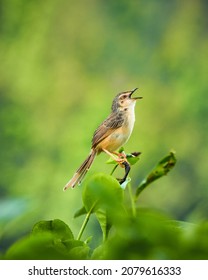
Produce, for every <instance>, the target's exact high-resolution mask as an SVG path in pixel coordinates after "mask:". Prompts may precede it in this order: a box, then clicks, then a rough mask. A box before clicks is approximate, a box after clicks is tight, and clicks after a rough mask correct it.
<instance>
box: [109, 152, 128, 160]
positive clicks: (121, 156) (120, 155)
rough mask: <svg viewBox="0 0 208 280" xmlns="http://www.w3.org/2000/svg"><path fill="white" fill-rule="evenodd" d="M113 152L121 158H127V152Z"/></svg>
mask: <svg viewBox="0 0 208 280" xmlns="http://www.w3.org/2000/svg"><path fill="white" fill-rule="evenodd" d="M112 154H114V155H116V156H117V157H119V158H123V159H125V160H126V154H125V153H124V152H121V153H117V152H112Z"/></svg>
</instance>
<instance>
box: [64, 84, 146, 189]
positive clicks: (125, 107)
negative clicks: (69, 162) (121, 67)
mask: <svg viewBox="0 0 208 280" xmlns="http://www.w3.org/2000/svg"><path fill="white" fill-rule="evenodd" d="M136 90H137V88H135V89H133V90H131V91H125V92H122V93H119V94H118V95H117V96H116V97H115V98H114V100H113V103H112V107H111V113H110V115H109V116H108V118H107V119H106V120H105V121H104V122H103V123H101V125H100V126H99V127H98V128H97V129H96V131H95V132H94V135H93V138H92V146H91V151H90V154H89V156H88V157H87V158H86V160H85V161H84V162H83V163H82V165H81V166H80V167H79V169H78V170H77V171H76V173H75V174H74V176H73V177H72V178H71V180H70V181H69V182H68V183H67V184H66V185H65V187H64V190H66V189H68V188H69V187H72V188H74V187H75V186H76V185H77V184H78V183H81V181H82V180H83V178H84V176H85V175H86V173H87V171H88V170H89V168H90V166H91V165H92V163H93V160H94V158H95V156H96V155H97V154H99V153H101V152H105V153H107V154H108V155H110V156H111V157H112V158H113V159H114V160H116V161H117V162H118V163H122V162H124V161H125V160H126V159H124V158H120V157H115V155H117V156H119V154H118V153H116V150H117V149H119V148H120V147H121V146H122V145H124V144H125V143H126V142H127V141H128V139H129V137H130V135H131V132H132V130H133V126H134V121H135V115H134V107H135V103H136V100H137V99H140V98H142V97H134V98H132V97H131V96H132V94H133V92H134V91H136Z"/></svg>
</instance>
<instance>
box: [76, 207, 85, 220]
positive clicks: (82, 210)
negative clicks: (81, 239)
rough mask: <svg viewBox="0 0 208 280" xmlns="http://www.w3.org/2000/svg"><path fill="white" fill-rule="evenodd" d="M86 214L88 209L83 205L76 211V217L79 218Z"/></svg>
mask: <svg viewBox="0 0 208 280" xmlns="http://www.w3.org/2000/svg"><path fill="white" fill-rule="evenodd" d="M85 214H87V211H86V209H85V207H84V206H82V208H80V209H79V210H77V211H76V212H75V214H74V218H78V217H80V216H82V215H85Z"/></svg>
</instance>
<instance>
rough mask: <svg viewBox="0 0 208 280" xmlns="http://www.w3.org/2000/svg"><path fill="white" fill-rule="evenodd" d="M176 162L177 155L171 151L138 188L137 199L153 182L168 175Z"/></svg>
mask: <svg viewBox="0 0 208 280" xmlns="http://www.w3.org/2000/svg"><path fill="white" fill-rule="evenodd" d="M175 164H176V157H175V153H174V152H172V151H171V152H170V153H169V154H168V155H167V156H165V157H164V158H162V159H161V160H160V161H159V162H158V164H157V165H156V166H155V168H154V169H153V170H152V171H151V172H150V174H149V175H148V176H147V177H146V178H145V179H144V180H143V181H142V182H141V184H140V185H139V186H138V188H137V190H136V195H135V199H137V198H138V196H139V194H140V193H141V192H142V191H143V190H144V189H145V188H146V187H147V186H148V185H149V184H151V183H152V182H154V181H155V180H157V179H159V178H160V177H162V176H164V175H166V174H167V173H168V172H169V171H170V170H171V169H172V168H173V167H174V166H175Z"/></svg>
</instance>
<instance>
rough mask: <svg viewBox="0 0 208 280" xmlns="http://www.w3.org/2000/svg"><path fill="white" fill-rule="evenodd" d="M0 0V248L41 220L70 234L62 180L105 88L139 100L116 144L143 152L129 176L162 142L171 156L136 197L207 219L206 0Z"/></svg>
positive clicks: (77, 157)
mask: <svg viewBox="0 0 208 280" xmlns="http://www.w3.org/2000/svg"><path fill="white" fill-rule="evenodd" d="M0 3H1V4H0V5H1V6H0V55H1V63H0V106H1V109H0V127H1V134H0V135H1V136H0V141H1V144H0V145H1V161H0V165H1V166H0V240H1V245H0V247H1V250H5V248H7V247H8V246H9V244H11V243H12V242H13V241H15V240H16V239H17V238H19V237H20V236H22V235H23V234H25V233H26V232H28V231H30V230H31V227H32V225H33V224H34V223H35V222H37V221H38V220H41V219H54V218H59V219H62V220H64V221H65V222H67V223H68V224H69V225H70V227H71V228H72V230H73V231H74V232H75V233H77V232H78V230H79V227H80V225H81V223H82V218H80V219H77V220H73V214H74V212H75V211H76V210H77V209H78V208H80V207H81V204H82V203H81V191H82V187H77V188H76V189H74V190H68V191H67V192H63V191H62V189H63V186H64V185H65V183H66V182H67V181H68V180H69V179H70V177H71V176H72V175H73V173H74V171H75V170H76V169H77V168H78V166H79V164H81V162H82V161H83V160H84V159H85V158H86V156H87V154H88V152H89V150H90V144H91V142H90V141H91V137H92V134H93V132H94V130H95V129H96V127H97V126H98V125H99V124H100V122H102V121H103V119H104V118H105V117H106V116H107V115H108V114H109V111H110V106H111V102H112V99H113V98H114V96H115V95H116V94H117V93H118V92H121V91H125V90H129V89H132V88H135V87H139V89H140V90H139V91H140V92H139V95H141V96H143V100H142V101H139V102H138V104H137V107H136V123H135V128H134V131H133V134H132V137H131V138H130V140H129V142H128V144H126V146H125V149H126V151H127V152H133V151H141V152H142V156H141V160H140V162H139V163H138V164H137V165H136V166H134V167H133V168H132V171H131V176H132V184H133V185H134V186H135V187H136V186H137V185H138V184H139V182H140V181H141V180H142V179H143V177H144V176H145V175H146V174H147V173H148V172H149V170H151V168H152V167H153V166H154V164H155V163H157V162H158V160H159V159H161V158H162V157H163V156H164V155H165V154H167V153H168V152H169V150H170V149H174V150H175V151H176V156H177V158H178V163H177V165H176V167H175V169H174V170H173V171H172V172H171V173H170V174H169V175H168V176H166V177H165V178H163V179H161V180H159V181H158V182H155V183H154V185H152V186H151V187H150V188H149V189H148V190H147V191H145V192H144V194H142V195H141V198H140V201H139V203H140V204H139V205H140V206H143V207H150V208H153V209H159V210H161V211H163V212H165V213H167V214H168V215H170V216H171V217H173V218H174V219H179V220H186V221H189V222H198V221H203V220H205V219H207V216H208V214H207V213H208V203H207V199H208V189H207V181H208V172H207V158H208V145H207V142H208V137H207V136H208V133H207V131H208V126H207V113H208V110H207V109H208V106H207V97H206V96H207V92H208V85H207V76H208V63H207V57H208V34H207V27H208V26H207V24H208V17H207V14H208V2H207V1H205V0H204V1H203V0H198V1H195V0H190V1H179V0H178V1H176V0H172V1H166V0H158V1H155V0H149V1H146V0H141V1H133V0H132V1H125V0H120V1H104V0H97V1H96V0H89V1H86V2H85V1H81V0H77V1H72V0H71V1H58V0H50V1H49V0H45V1H40V0H30V1H27V0H9V1H8V0H1V2H0ZM106 160H107V156H106V155H100V156H99V158H97V160H95V163H94V164H93V167H92V169H91V170H90V172H89V174H88V176H90V174H93V173H94V172H97V171H102V172H106V173H108V174H109V173H110V171H111V166H108V165H106V164H105V161H106ZM91 227H92V228H94V229H95V230H98V229H97V228H98V225H97V224H94V223H92V224H91Z"/></svg>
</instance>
